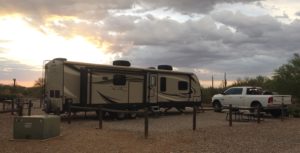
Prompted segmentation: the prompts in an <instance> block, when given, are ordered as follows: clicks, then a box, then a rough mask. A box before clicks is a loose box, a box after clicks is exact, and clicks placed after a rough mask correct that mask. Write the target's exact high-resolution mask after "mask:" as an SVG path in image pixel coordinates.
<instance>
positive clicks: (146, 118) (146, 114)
mask: <svg viewBox="0 0 300 153" xmlns="http://www.w3.org/2000/svg"><path fill="white" fill-rule="evenodd" d="M144 116H145V139H147V138H148V130H149V129H148V107H147V106H146V107H145V113H144Z"/></svg>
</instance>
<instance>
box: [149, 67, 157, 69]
mask: <svg viewBox="0 0 300 153" xmlns="http://www.w3.org/2000/svg"><path fill="white" fill-rule="evenodd" d="M148 69H156V68H155V67H148Z"/></svg>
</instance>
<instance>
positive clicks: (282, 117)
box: [281, 103, 285, 121]
mask: <svg viewBox="0 0 300 153" xmlns="http://www.w3.org/2000/svg"><path fill="white" fill-rule="evenodd" d="M284 115H285V113H284V104H283V103H281V121H283V119H284Z"/></svg>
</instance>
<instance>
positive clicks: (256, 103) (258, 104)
mask: <svg viewBox="0 0 300 153" xmlns="http://www.w3.org/2000/svg"><path fill="white" fill-rule="evenodd" d="M251 107H253V108H254V109H251V110H250V112H251V113H254V112H257V110H258V108H260V109H262V106H261V104H260V103H259V102H254V103H252V104H251Z"/></svg>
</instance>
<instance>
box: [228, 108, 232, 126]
mask: <svg viewBox="0 0 300 153" xmlns="http://www.w3.org/2000/svg"><path fill="white" fill-rule="evenodd" d="M229 126H230V127H232V104H229Z"/></svg>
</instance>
